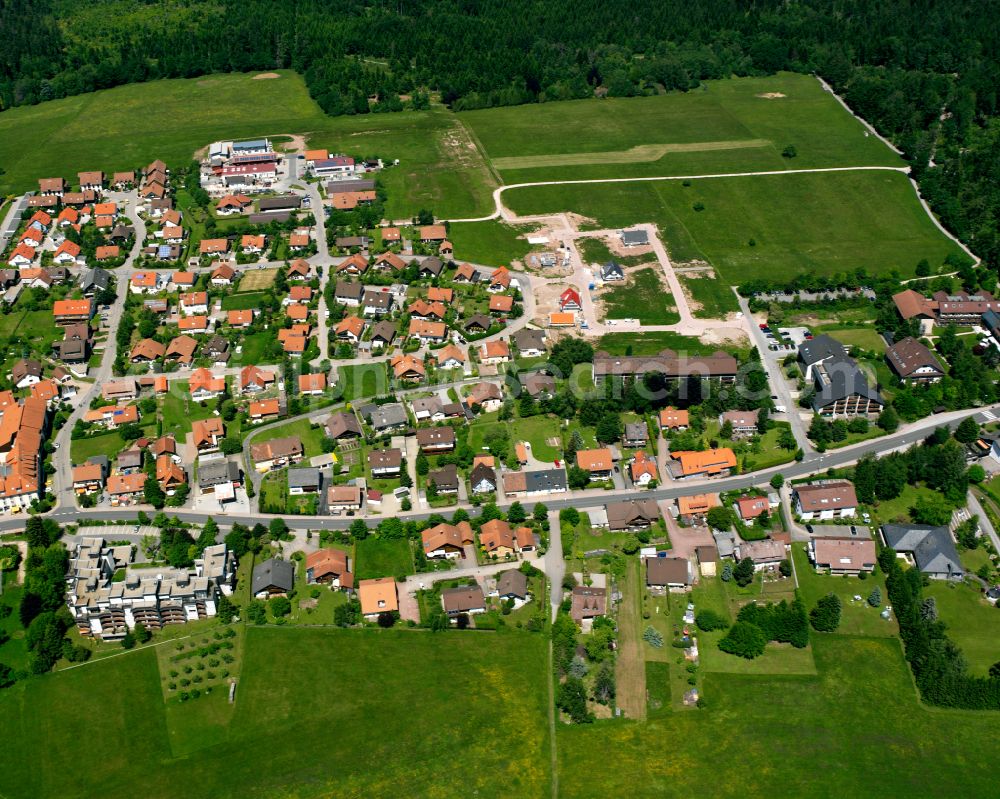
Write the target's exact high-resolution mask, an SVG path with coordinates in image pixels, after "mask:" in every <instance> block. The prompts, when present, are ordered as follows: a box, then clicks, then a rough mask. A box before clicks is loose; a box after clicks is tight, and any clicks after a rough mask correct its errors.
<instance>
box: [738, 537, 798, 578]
mask: <svg viewBox="0 0 1000 799" xmlns="http://www.w3.org/2000/svg"><path fill="white" fill-rule="evenodd" d="M786 557H787V554H786V553H785V545H784V544H783V543H782V542H781V541H777V540H775V539H773V538H765V539H764V540H763V541H741V542H740V543H739V544H737V546H736V558H737V560H743V559H744V558H750V560H752V561H753V568H754V571H765V570H767V569H774V568H777V567H778V566H779V565H780V564H781V561H783V560H784V559H785V558H786Z"/></svg>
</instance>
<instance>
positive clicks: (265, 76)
mask: <svg viewBox="0 0 1000 799" xmlns="http://www.w3.org/2000/svg"><path fill="white" fill-rule="evenodd" d="M280 77H281V75H279V74H278V73H277V72H261V73H260V74H259V75H254V76H253V80H274V79H275V78H280Z"/></svg>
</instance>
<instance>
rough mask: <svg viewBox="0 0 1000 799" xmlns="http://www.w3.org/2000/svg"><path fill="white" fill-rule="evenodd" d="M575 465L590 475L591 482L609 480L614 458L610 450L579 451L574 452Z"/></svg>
mask: <svg viewBox="0 0 1000 799" xmlns="http://www.w3.org/2000/svg"><path fill="white" fill-rule="evenodd" d="M576 465H577V466H578V467H580V468H581V469H583V470H584V471H585V472H587V473H588V474H589V475H590V479H591V480H593V481H602V480H610V479H611V472H612V470H613V469H614V465H615V464H614V456H613V455H612V453H611V450H610V449H607V448H603V449H581V450H577V452H576Z"/></svg>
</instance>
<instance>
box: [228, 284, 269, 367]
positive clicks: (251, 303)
mask: <svg viewBox="0 0 1000 799" xmlns="http://www.w3.org/2000/svg"><path fill="white" fill-rule="evenodd" d="M267 296H268V295H267V294H265V293H264V292H262V291H248V292H246V293H245V294H242V293H241V294H227V295H226V296H225V297H223V298H222V310H223V311H246V310H249V309H251V308H260V304H261V301H262V300H263V299H264V298H265V297H267ZM243 349H244V352H246V340H245V339H244V342H243Z"/></svg>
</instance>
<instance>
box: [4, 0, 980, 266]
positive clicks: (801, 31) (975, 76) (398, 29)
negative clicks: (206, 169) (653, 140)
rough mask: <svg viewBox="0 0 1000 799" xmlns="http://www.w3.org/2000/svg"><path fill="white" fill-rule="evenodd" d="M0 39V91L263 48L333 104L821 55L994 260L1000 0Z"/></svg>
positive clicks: (36, 90)
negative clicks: (1, 43) (432, 92)
mask: <svg viewBox="0 0 1000 799" xmlns="http://www.w3.org/2000/svg"><path fill="white" fill-rule="evenodd" d="M0 40H2V41H3V42H4V47H3V48H0V108H8V107H10V106H13V105H22V104H31V103H37V102H41V101H43V100H47V99H52V98H57V97H63V96H67V95H71V94H79V93H81V92H87V91H92V90H94V89H101V88H107V87H110V86H114V85H117V84H121V83H130V82H137V81H144V80H153V79H156V78H174V77H193V76H197V75H201V74H204V73H209V72H226V71H247V70H259V69H275V68H291V69H295V70H297V71H299V72H301V73H302V74H303V75H305V78H306V82H307V84H308V86H309V89H310V91H311V93H312V95H313V97H314V98H315V99H316V101H317V102H318V103H319V105H320V106H321V107H322V108H323V110H324V111H326V112H327V113H329V114H333V115H337V114H356V113H373V112H384V111H395V110H401V109H402V108H404V106H406V105H407V104H408V105H409V106H410V107H422V106H425V105H426V103H427V90H430V91H434V92H439V93H440V96H441V99H442V100H443V101H444V102H445V103H446V104H447V105H449V106H450V107H451V108H453V109H455V110H457V111H461V110H465V109H471V108H483V107H489V106H497V105H515V104H520V103H529V102H546V101H552V100H561V99H570V98H580V97H591V96H594V95H595V94H598V95H601V94H607V95H611V96H629V95H638V94H651V93H655V92H660V91H664V90H686V89H690V88H693V87H695V86H697V85H698V83H699V82H700V81H702V80H708V79H712V78H724V77H727V76H730V75H752V74H767V73H773V72H775V71H778V70H792V71H798V72H817V73H818V74H820V75H822V76H823V77H824V78H825V79H826V80H828V81H829V82H830V83H831V84H832V85H833V86H834V87H835V88H836V89H837V90H838V91H839V92H841V93H842V94H843V95H844V96H845V97H846V99H847V101H848V102H849V103H850V105H851V106H852V107H853V108H854V109H855V110H856V111H857V112H858V113H859V114H861V115H862V116H864V117H865V118H867V119H868V120H869V121H871V122H872V123H873V124H874V125H875V126H876V127H877V128H879V129H880V130H881V131H882V132H883V133H885V134H886V135H888V136H890V137H891V138H892V139H893V141H895V142H896V143H897V144H898V145H899V146H900V147H901V148H902V150H903V152H904V153H905V155H906V157H907V158H908V159H909V160H910V161H911V162H912V164H913V167H914V171H915V174H916V177H917V178H918V180H919V181H920V183H921V187H922V190H923V192H924V194H925V195H926V196H927V197H928V199H929V200H930V201H931V203H932V204H933V206H934V208H935V210H936V211H937V213H938V214H939V215H940V216H941V217H942V219H943V221H944V222H945V224H947V225H948V226H949V227H950V228H951V229H952V230H954V231H956V233H958V234H959V235H960V236H961V237H962V238H963V239H964V240H965V241H967V242H968V243H969V244H970V245H971V246H972V247H973V248H974V249H975V250H976V251H977V253H978V254H979V255H981V256H982V257H983V258H984V259H985V260H986V261H987V262H988V263H990V264H991V265H994V266H995V265H997V264H998V263H1000V232H998V229H1000V224H998V222H1000V189H998V188H997V187H998V186H1000V120H998V104H1000V97H998V83H1000V81H998V77H1000V63H998V62H1000V3H997V2H996V0H950V2H934V0H839V1H838V2H834V0H803V2H799V3H795V4H789V3H786V2H784V1H783V0H758V2H753V3H749V2H741V1H740V0H694V2H688V3H681V2H676V0H667V2H664V1H663V0H628V2H622V0H610V2H609V1H608V0H164V1H163V2H153V0H92V1H91V2H87V3H74V2H69V0H0ZM402 98H409V99H408V100H405V101H404V99H402ZM873 210H874V211H875V212H877V209H873Z"/></svg>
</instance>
